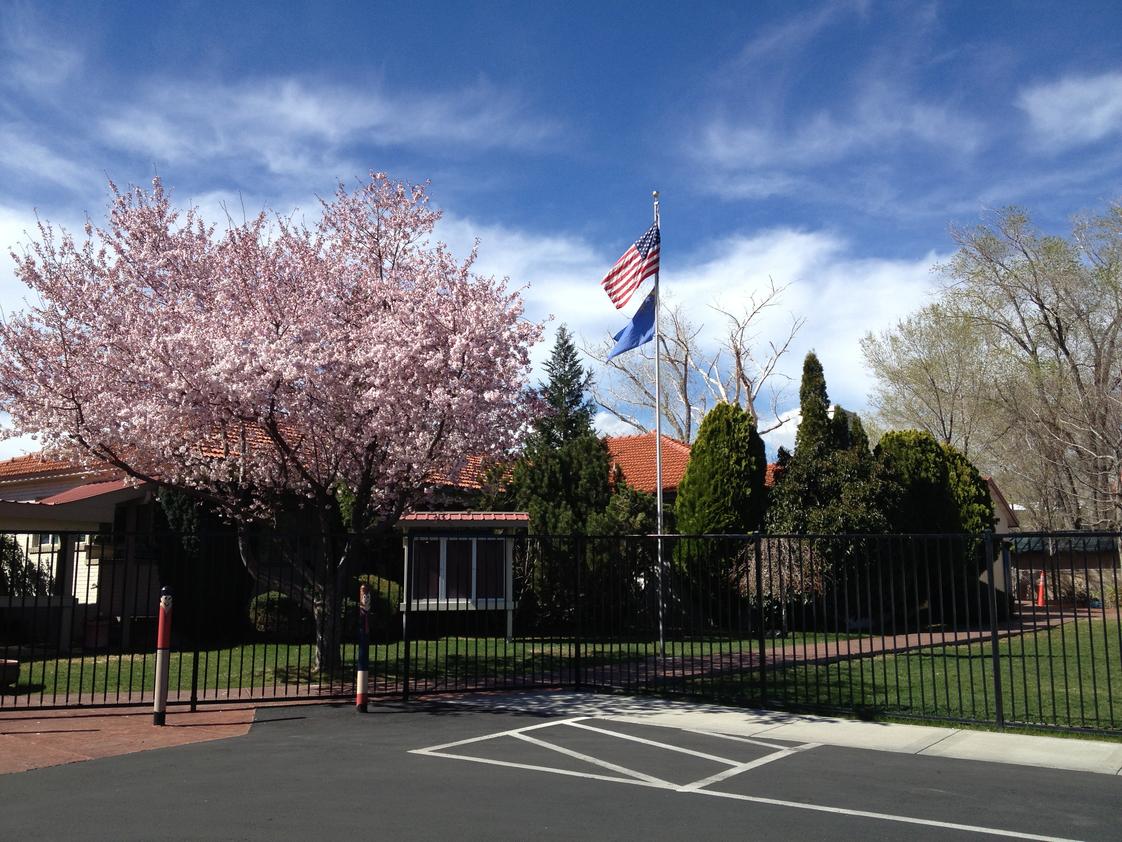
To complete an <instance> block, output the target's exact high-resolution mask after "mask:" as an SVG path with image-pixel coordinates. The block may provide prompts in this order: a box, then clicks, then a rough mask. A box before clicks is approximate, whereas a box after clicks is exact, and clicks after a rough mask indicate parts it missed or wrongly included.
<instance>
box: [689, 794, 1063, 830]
mask: <svg viewBox="0 0 1122 842" xmlns="http://www.w3.org/2000/svg"><path fill="white" fill-rule="evenodd" d="M690 792H691V793H693V794H695V795H712V796H714V797H716V798H732V799H735V800H737V801H751V802H753V803H755V804H769V805H771V806H773V807H792V808H794V809H796V810H811V811H813V812H816V813H834V814H836V815H840V816H855V817H857V818H860V819H878V820H880V821H887V822H901V823H903V824H918V825H923V826H924V827H941V828H945V829H947V830H961V831H965V832H966V833H982V834H986V835H988V836H1006V837H1009V838H1012V839H1034V840H1037V842H1078V840H1075V839H1069V838H1067V837H1065V836H1041V835H1038V834H1035V833H1020V832H1018V831H1016V830H1002V829H1001V828H997V827H983V826H981V825H974V824H958V823H956V822H941V821H936V820H935V819H917V818H914V817H912V816H897V815H893V814H892V813H874V812H872V811H870V810H851V809H849V808H848V807H827V806H825V805H823V804H807V803H806V802H803V801H783V800H782V799H779V798H764V797H763V796H760V795H740V794H739V793H735V792H717V791H716V790H712V789H694V790H690Z"/></svg>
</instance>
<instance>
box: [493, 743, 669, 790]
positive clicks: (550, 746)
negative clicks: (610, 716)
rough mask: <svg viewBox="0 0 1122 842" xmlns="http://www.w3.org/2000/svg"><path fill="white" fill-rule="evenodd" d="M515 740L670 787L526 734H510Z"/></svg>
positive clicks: (641, 773)
mask: <svg viewBox="0 0 1122 842" xmlns="http://www.w3.org/2000/svg"><path fill="white" fill-rule="evenodd" d="M511 736H512V737H514V738H515V739H519V740H523V741H525V742H527V743H533V744H534V745H536V746H541V747H542V748H547V749H549V750H550V751H556V752H559V753H560V754H567V755H568V756H569V757H575V758H576V759H577V760H581V761H583V762H585V763H591V764H592V765H593V766H602V767H603V768H605V769H611V770H612V771H613V772H620V773H621V774H624V775H628V776H630V777H632V778H636V779H637V780H640V781H646V782H647V783H652V784H658V785H659V786H671V783H670V782H669V781H664V780H663V779H662V778H656V777H655V776H654V775H647V774H644V773H643V772H636V771H635V770H634V769H628V768H627V767H626V766H617V765H616V764H615V763H609V762H608V761H607V760H601V759H600V758H598V757H593V756H592V755H589V754H582V753H581V752H579V751H573V749H571V748H565V746H559V745H555V744H554V743H547V742H546V741H545V740H538V739H535V738H534V737H530V736H527V735H526V734H511Z"/></svg>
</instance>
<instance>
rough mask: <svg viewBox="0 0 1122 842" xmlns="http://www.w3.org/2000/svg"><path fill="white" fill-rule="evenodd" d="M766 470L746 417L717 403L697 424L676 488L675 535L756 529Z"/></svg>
mask: <svg viewBox="0 0 1122 842" xmlns="http://www.w3.org/2000/svg"><path fill="white" fill-rule="evenodd" d="M766 467H767V460H766V458H765V455H764V443H763V439H761V438H760V435H759V433H757V432H756V425H755V423H754V422H753V421H752V418H751V416H750V415H748V414H747V413H746V412H745V411H744V410H743V409H742V408H741V407H740V406H739V405H737V404H731V403H719V404H717V405H716V406H715V407H713V409H711V410H710V411H709V412H708V414H706V416H705V417H704V418H703V419H702V421H701V426H700V428H699V429H698V433H697V439H696V441H695V442H694V445H693V448H692V450H691V452H690V461H689V464H688V465H687V467H686V473H685V476H683V477H682V481H681V484H680V485H679V487H678V498H677V500H676V502H675V505H674V509H675V514H676V517H677V522H678V531H679V532H680V533H682V534H683V535H690V534H702V533H726V534H737V533H747V532H752V531H755V530H757V529H759V528H760V525H761V523H762V521H763V515H764V472H765V470H766Z"/></svg>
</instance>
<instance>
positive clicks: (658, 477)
mask: <svg viewBox="0 0 1122 842" xmlns="http://www.w3.org/2000/svg"><path fill="white" fill-rule="evenodd" d="M651 196H652V198H653V199H654V224H655V228H656V229H657V230H658V237H659V265H661V264H662V255H661V252H662V224H661V222H660V220H659V213H658V191H657V190H655V191H653V192H652V193H651ZM658 276H659V273H658V272H657V271H656V272H655V282H654V296H655V319H654V323H655V407H654V413H655V495H656V499H657V500H658V538H656V539H655V540H656V541H657V542H658V653H659V656H660V657H662V658H665V657H666V637H665V634H664V632H663V617H662V613H663V608H662V605H663V599H662V376H661V374H662V372H661V366H660V365H659V359H660V358H661V357H662V352H661V350H660V349H661V347H662V334H661V332H660V330H659V323H658V317H659V315H660V312H659V311H660V309H661V306H662V294H661V292H660V291H659V286H658V282H659V278H658Z"/></svg>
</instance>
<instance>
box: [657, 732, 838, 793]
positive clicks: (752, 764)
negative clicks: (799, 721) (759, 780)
mask: <svg viewBox="0 0 1122 842" xmlns="http://www.w3.org/2000/svg"><path fill="white" fill-rule="evenodd" d="M821 745H822V743H806V744H805V745H801V746H798V747H797V748H784V749H780V750H779V751H777V752H774V753H772V754H765V755H764V756H763V757H757V758H756V759H755V760H750V761H748V762H747V763H737V764H736V765H735V766H733V767H732V768H731V769H724V770H722V771H720V772H717V774H715V775H710V776H709V777H708V778H702V779H701V780H700V781H694V782H693V783H692V784H686V785H685V786H680V787H678V789H679V790H680V791H681V792H689V791H691V790H695V789H702V788H704V787H707V786H709V785H710V784H715V783H717V782H718V781H723V780H726V779H728V778H733V777H736V776H737V775H739V774H740V773H741V772H747V771H748V770H749V769H755V768H757V767H759V766H763V765H765V764H767V763H771V762H772V761H775V760H782V759H783V758H784V757H790V756H791V755H792V754H798V753H799V752H800V751H807V750H808V749H812V748H818V747H819V746H821Z"/></svg>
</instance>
